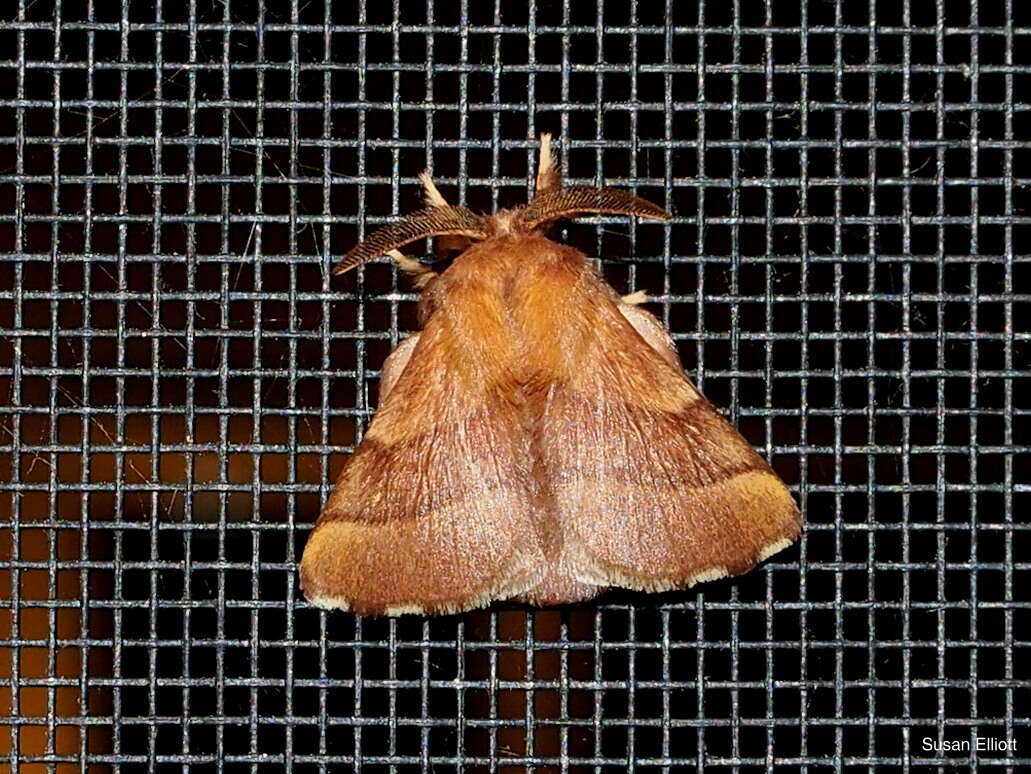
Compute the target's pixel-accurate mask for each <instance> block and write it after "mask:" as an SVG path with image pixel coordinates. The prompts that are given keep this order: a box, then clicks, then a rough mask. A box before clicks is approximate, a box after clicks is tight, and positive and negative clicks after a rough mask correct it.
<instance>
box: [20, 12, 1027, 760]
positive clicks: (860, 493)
mask: <svg viewBox="0 0 1031 774" xmlns="http://www.w3.org/2000/svg"><path fill="white" fill-rule="evenodd" d="M356 5H365V4H356V3H335V4H331V3H330V2H328V0H304V1H303V2H302V1H301V0H294V2H292V3H290V2H265V3H263V2H255V1H245V0H222V1H221V2H209V1H208V0H190V2H164V3H161V2H154V1H153V0H149V1H141V2H133V3H128V2H123V3H121V4H119V3H93V2H90V3H75V2H58V3H48V2H43V1H42V0H41V1H38V2H37V1H35V0H10V2H7V3H5V4H4V5H3V7H2V8H0V258H2V260H0V337H2V340H0V468H2V470H0V521H2V531H0V588H2V599H3V604H2V606H0V766H5V767H8V768H9V769H10V770H12V771H14V770H18V769H19V768H20V769H21V770H24V771H36V770H45V769H47V768H49V769H51V770H57V771H62V770H66V769H67V770H73V769H76V768H78V769H80V770H83V771H85V770H86V769H87V767H88V768H89V769H90V770H91V771H94V770H96V771H103V770H125V771H137V770H161V771H164V770H176V771H185V770H191V771H208V770H219V771H222V770H225V771H252V772H256V771H281V770H283V769H284V767H287V768H289V769H295V770H297V771H336V770H345V769H349V768H355V769H356V768H357V767H358V766H359V764H361V763H364V764H366V765H368V766H369V767H370V770H376V769H377V768H379V767H382V768H384V769H385V770H386V769H389V768H391V767H392V766H393V767H394V768H397V769H398V770H403V769H408V768H411V769H419V768H422V769H432V770H434V771H447V770H456V769H457V770H470V771H472V770H487V769H495V768H501V767H510V770H513V771H515V770H520V769H533V768H536V769H539V770H577V771H580V770H600V769H607V770H616V771H618V770H622V769H630V768H634V769H642V770H643V769H647V770H653V769H654V770H676V769H687V768H697V769H700V768H702V767H706V766H716V767H734V768H735V770H737V769H749V770H761V769H763V768H768V767H770V766H773V765H781V766H784V767H789V768H797V767H802V768H807V767H812V768H814V769H815V768H820V769H822V768H833V769H835V770H850V771H851V770H860V769H864V770H867V769H869V768H872V767H874V766H882V765H883V766H890V767H902V768H904V769H908V768H910V767H914V768H916V767H922V766H925V765H928V764H933V765H938V766H943V765H945V764H946V763H949V762H957V761H958V762H961V763H964V764H965V765H966V764H970V763H971V762H972V761H974V760H976V761H977V762H979V764H980V765H981V766H984V767H985V768H986V770H990V769H989V767H990V766H995V767H997V768H998V770H1000V771H1001V770H1015V769H1017V768H1020V767H1022V766H1027V765H1028V764H1029V763H1031V759H1029V756H1031V753H1029V747H1028V745H1029V744H1031V736H1029V735H1028V734H1027V733H1026V730H1027V724H1028V716H1029V711H1028V693H1027V680H1028V677H1029V673H1028V666H1027V664H1028V662H1027V661H1025V660H1024V659H1026V658H1028V655H1029V654H1028V640H1027V634H1026V631H1027V629H1026V628H1025V627H1026V626H1027V607H1028V595H1027V591H1026V588H1027V587H1026V586H1024V585H1023V584H1025V583H1027V582H1028V577H1027V570H1028V567H1029V561H1031V558H1029V555H1028V539H1027V519H1026V516H1027V513H1028V508H1029V504H1031V503H1029V494H1028V491H1029V490H1028V482H1029V476H1028V467H1029V465H1028V461H1029V456H1028V452H1029V444H1028V438H1029V432H1031V422H1029V409H1031V402H1029V398H1028V395H1029V394H1031V390H1029V381H1028V366H1029V361H1031V358H1029V353H1031V342H1029V334H1031V315H1028V310H1027V306H1026V305H1027V302H1028V300H1029V294H1028V288H1029V287H1031V285H1029V281H1031V269H1029V263H1028V250H1027V245H1028V244H1029V240H1028V238H1029V224H1031V218H1029V216H1028V207H1029V204H1031V202H1029V200H1028V191H1029V190H1031V189H1029V184H1031V180H1029V179H1028V178H1027V174H1028V172H1027V170H1028V169H1031V165H1029V164H1028V161H1029V155H1031V150H1029V146H1028V143H1027V138H1028V136H1029V132H1028V130H1029V128H1031V113H1029V110H1031V104H1029V103H1028V101H1027V95H1028V94H1029V93H1031V91H1029V87H1031V26H1029V25H1031V14H1029V12H1028V10H1027V7H1026V6H1025V5H1024V4H1023V3H1019V2H1013V0H1009V1H1008V2H987V1H985V2H976V1H975V2H972V3H969V4H963V3H937V4H934V3H916V2H913V3H909V2H875V1H874V0H871V2H869V3H859V2H856V3H852V2H850V3H847V4H846V3H845V2H844V1H843V0H837V2H824V1H823V0H818V1H813V2H807V3H801V4H796V3H777V4H775V5H773V4H770V5H763V4H760V3H751V2H749V3H744V2H711V3H710V2H703V3H694V2H685V3H676V4H674V3H673V2H672V0H667V2H666V3H665V4H662V3H639V4H636V9H635V8H634V6H635V4H631V3H626V4H623V3H604V4H601V3H599V4H597V5H590V6H589V5H586V4H581V3H576V4H573V3H571V2H566V3H558V2H536V3H535V2H533V1H532V0H531V2H529V3H510V2H507V1H506V2H496V3H493V4H492V3H471V2H467V3H462V4H451V3H442V2H432V0H429V1H428V2H405V3H401V2H400V0H394V2H393V4H391V3H387V2H382V3H370V4H368V5H367V6H366V7H364V8H361V9H357V10H356V9H355V7H354V6H356ZM541 131H551V132H553V133H554V134H555V135H556V139H557V141H558V143H559V152H560V154H561V157H562V159H563V164H564V167H565V170H566V173H567V176H568V177H569V178H570V179H572V180H573V181H575V182H578V183H584V184H600V183H602V182H604V183H606V184H607V185H610V186H614V187H620V188H627V189H630V190H634V191H635V192H637V193H638V194H639V195H642V196H644V197H646V198H649V199H651V200H652V201H654V202H656V203H658V204H661V205H664V206H665V207H667V208H668V209H670V210H671V211H672V212H673V213H674V214H675V218H674V219H673V221H671V222H670V223H668V224H644V223H641V224H632V223H629V224H628V223H627V222H626V221H625V220H624V219H621V218H607V217H605V218H601V217H599V218H591V219H584V220H581V221H577V222H576V223H574V224H571V225H569V226H568V228H566V229H565V231H564V232H563V234H562V238H563V239H565V240H566V241H568V242H570V243H572V244H575V245H577V246H578V247H580V248H581V249H582V250H584V251H585V252H586V253H587V254H588V255H590V256H592V257H594V258H597V259H598V260H599V261H600V265H601V267H602V270H603V271H604V273H605V275H606V276H607V278H608V279H609V281H610V282H611V283H612V284H613V285H614V286H615V287H616V288H617V289H618V290H620V291H621V292H629V291H632V290H635V289H638V288H642V289H645V290H647V291H648V292H649V293H650V294H651V295H652V299H653V300H652V303H651V305H650V308H651V309H652V310H653V311H655V312H656V313H657V314H659V315H660V316H661V317H662V319H663V320H665V321H666V322H667V324H668V325H669V326H670V328H671V330H672V331H673V333H674V336H675V338H676V341H677V344H678V346H679V348H680V352H681V356H682V358H683V360H684V362H685V365H686V367H687V369H688V371H689V373H691V374H692V375H693V376H694V377H695V378H696V381H697V383H698V384H699V386H700V387H701V388H702V389H703V390H704V391H705V393H706V394H707V395H708V396H709V398H710V399H711V400H713V402H714V403H716V404H717V405H718V406H720V407H721V408H722V409H724V410H726V411H727V413H728V415H729V416H730V417H731V418H732V420H733V421H734V422H735V424H736V425H737V426H738V427H739V428H740V429H741V430H742V432H743V433H744V434H745V435H746V437H748V438H749V440H751V441H752V442H753V443H755V444H756V446H757V448H759V449H760V451H761V452H762V453H763V454H764V455H765V456H766V457H767V458H768V459H770V460H771V461H772V463H773V465H774V466H775V468H776V469H777V470H778V471H779V472H780V473H781V475H782V476H783V477H784V478H785V480H787V481H788V482H789V484H791V485H792V489H793V491H794V492H795V493H796V495H797V497H798V499H799V501H800V503H801V505H802V509H803V512H804V514H805V519H806V523H807V527H806V532H805V535H804V537H803V539H802V540H801V541H800V543H799V544H798V545H797V546H795V547H793V548H792V549H790V550H789V551H787V552H784V553H782V554H779V555H777V556H776V557H775V558H774V559H773V560H771V561H770V562H768V563H767V564H765V565H764V566H762V567H761V568H759V569H758V570H756V571H754V572H752V573H750V574H749V575H747V576H744V577H742V578H740V579H735V580H732V581H720V582H716V583H711V584H706V585H703V586H701V587H698V588H697V589H694V590H692V591H690V592H684V593H671V594H664V595H658V596H646V595H636V594H630V593H616V592H613V593H610V594H608V595H606V596H605V597H603V598H602V599H601V600H600V601H599V602H598V603H591V604H585V605H580V606H575V607H569V608H563V609H557V610H547V611H539V612H533V611H528V610H526V609H524V608H521V607H519V606H517V605H496V606H495V607H494V608H492V609H491V610H489V611H481V612H476V613H471V614H468V615H464V616H453V617H446V618H440V619H423V618H419V617H405V618H401V619H395V620H372V619H369V620H362V619H356V618H355V617H353V616H350V615H348V614H346V613H333V614H328V615H327V614H324V613H321V612H319V611H317V610H315V609H313V608H310V607H308V606H307V605H306V604H305V603H304V601H303V598H302V597H301V596H300V594H299V591H298V588H297V578H296V570H297V561H298V559H299V557H300V551H301V548H302V546H303V544H304V541H305V539H306V537H307V535H308V532H309V529H310V526H311V522H312V521H313V520H314V518H315V517H316V515H317V514H318V511H319V508H320V505H321V503H322V502H323V501H324V499H325V498H326V496H327V495H328V492H329V487H330V485H331V482H332V480H333V478H334V477H335V474H336V473H337V471H339V469H340V466H341V464H342V462H343V460H344V459H345V458H346V455H347V454H348V453H349V452H350V451H351V450H352V449H353V448H354V444H355V443H356V441H357V440H358V439H360V437H361V433H362V431H363V429H364V428H365V426H366V424H367V422H368V419H369V417H370V416H371V414H372V412H373V410H374V407H375V404H376V385H377V380H378V374H379V368H380V366H381V365H382V363H383V360H384V358H385V356H386V355H387V353H388V352H389V350H390V348H391V347H392V346H394V345H395V344H396V343H397V342H398V340H399V339H400V338H401V337H403V336H404V335H406V333H407V332H409V331H411V330H413V329H414V328H415V304H414V299H415V295H414V294H413V293H412V292H411V289H410V287H409V286H408V285H406V283H405V282H404V281H403V280H399V278H398V276H397V274H396V272H395V271H394V269H393V268H392V267H391V266H390V265H388V264H384V263H380V264H373V265H369V266H368V267H366V268H365V269H364V270H362V271H360V272H358V273H356V274H353V275H349V276H347V277H344V278H332V277H331V276H330V274H329V268H330V266H331V265H332V264H333V262H334V261H335V259H336V258H337V257H338V256H339V255H340V254H341V253H342V252H344V251H345V250H346V249H347V248H349V247H350V246H352V245H353V244H354V243H355V241H356V240H357V239H358V238H359V237H360V235H361V234H363V233H366V232H367V231H368V229H369V228H372V227H375V226H376V225H378V224H381V223H384V222H388V221H390V220H391V219H393V218H395V217H396V216H397V214H398V213H403V212H407V211H410V210H412V209H414V208H415V207H416V206H417V205H418V202H419V199H420V193H419V190H418V186H417V183H416V180H415V176H416V175H417V173H418V172H419V171H421V170H422V169H423V168H424V167H429V168H430V169H431V170H432V171H433V173H434V176H435V178H436V180H437V181H438V184H439V185H440V186H441V188H442V190H443V191H444V193H445V195H446V196H448V197H449V198H450V199H451V200H452V201H460V202H462V203H465V204H467V205H468V206H470V207H471V208H473V209H476V210H480V211H491V210H493V209H494V208H496V207H499V206H506V205H510V204H516V203H520V202H522V201H524V199H525V196H526V192H527V190H528V186H529V183H530V182H531V180H532V175H533V167H534V165H533V159H534V154H535V148H536V141H535V137H536V136H537V134H538V133H539V132H541ZM419 250H422V252H427V251H428V248H427V249H426V250H423V249H422V248H418V250H417V252H418V251H419ZM1020 632H1024V633H1023V634H1020ZM925 738H928V739H932V740H934V742H935V743H936V744H937V742H938V741H941V740H944V741H946V742H964V741H965V742H967V743H973V744H974V746H975V749H974V750H969V751H968V750H945V749H940V748H939V749H933V750H928V749H927V748H926V746H925V744H924V742H923V740H924V739H925ZM977 738H982V739H984V738H988V739H995V740H998V741H1000V742H1002V743H1006V742H1007V741H1008V740H1012V741H1013V742H1015V748H1016V749H1012V748H1010V749H999V748H995V749H987V750H986V749H982V750H980V751H978V750H976V739H977ZM1010 747H1012V746H1010Z"/></svg>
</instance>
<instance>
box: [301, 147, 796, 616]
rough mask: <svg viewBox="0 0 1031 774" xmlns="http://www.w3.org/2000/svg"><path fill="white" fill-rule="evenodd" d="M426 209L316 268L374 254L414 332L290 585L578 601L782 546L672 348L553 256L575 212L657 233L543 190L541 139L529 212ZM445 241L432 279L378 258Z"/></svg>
mask: <svg viewBox="0 0 1031 774" xmlns="http://www.w3.org/2000/svg"><path fill="white" fill-rule="evenodd" d="M422 181H423V185H424V187H425V191H426V202H427V206H426V208H425V209H423V210H421V211H419V212H416V213H414V214H412V215H410V216H408V217H407V218H405V219H403V220H401V221H399V222H397V223H394V224H392V225H388V226H386V227H384V228H382V229H380V230H379V231H376V232H375V233H373V234H372V235H371V236H370V237H369V238H368V239H366V240H365V241H364V242H362V243H361V244H359V245H358V246H356V247H355V248H354V249H353V250H351V251H350V252H349V253H348V254H347V255H346V256H345V257H344V258H343V260H342V261H341V262H340V264H339V265H338V266H337V268H336V269H335V272H336V273H341V272H345V271H348V270H349V269H352V268H354V267H356V266H358V265H360V264H362V263H363V262H365V261H368V260H370V259H372V258H376V257H378V256H381V255H385V254H388V255H390V256H391V257H392V258H393V259H394V260H395V261H397V262H398V264H399V266H400V268H402V269H403V270H405V271H406V272H408V273H409V274H410V275H411V276H412V277H413V279H414V284H415V285H416V287H418V288H419V289H420V290H421V295H420V300H419V307H418V312H419V324H420V327H421V330H420V331H419V332H418V333H415V334H414V335H412V336H410V337H409V338H407V339H405V340H403V341H402V342H401V343H400V344H399V345H398V346H397V348H396V349H395V350H394V351H393V352H392V353H391V354H390V356H389V357H388V358H387V359H386V362H385V363H384V365H383V369H382V372H381V378H380V395H379V409H378V411H377V412H376V414H375V416H374V418H373V420H372V422H371V424H370V425H369V428H368V432H367V433H366V434H365V437H364V439H363V440H362V442H361V443H360V444H359V446H358V448H357V449H356V451H355V452H354V454H353V455H352V456H351V457H350V458H349V459H348V461H347V463H346V465H345V467H344V469H343V470H342V472H341V473H340V476H339V478H338V479H337V481H336V485H335V487H334V489H333V492H332V494H331V496H330V497H329V499H328V500H327V502H326V505H325V507H324V509H323V510H322V513H321V515H320V516H319V519H318V521H317V523H316V525H315V527H314V529H313V531H312V533H311V536H310V537H309V539H308V542H307V545H306V546H305V549H304V555H303V557H302V560H301V570H300V574H301V585H302V587H303V590H304V593H305V595H306V596H307V598H308V600H309V601H310V602H311V603H313V604H314V605H317V606H319V607H324V608H339V609H344V610H350V611H352V612H354V613H356V614H359V615H399V614H402V613H419V614H427V615H428V614H438V613H454V612H458V611H462V610H467V609H471V608H476V607H483V606H485V605H488V604H489V603H491V602H492V601H493V600H503V599H511V598H515V599H517V600H519V601H523V602H527V603H531V604H536V605H553V604H562V603H570V602H577V601H583V600H587V599H590V598H592V597H594V596H595V595H597V594H599V593H600V592H602V591H604V590H606V589H608V588H609V587H614V586H615V587H623V588H627V589H638V590H643V591H662V590H670V589H682V588H686V587H689V586H691V585H693V584H695V583H698V582H700V581H708V580H713V579H716V578H722V577H725V576H730V575H738V574H740V573H743V572H746V571H748V570H749V569H751V568H752V567H754V566H755V565H756V564H757V563H758V562H761V561H762V560H764V559H766V558H767V557H769V556H770V555H772V554H774V553H776V552H778V551H780V550H781V549H783V548H785V547H787V546H788V545H790V544H791V543H792V542H794V540H795V539H796V538H797V537H798V535H799V533H800V530H801V521H800V516H799V511H798V508H797V506H796V505H795V501H794V500H793V499H792V496H791V494H790V493H789V491H788V489H787V487H786V486H785V485H784V483H783V482H782V481H781V480H780V479H779V478H778V477H777V475H776V474H775V473H774V472H773V471H772V469H771V468H770V467H769V465H767V463H766V462H765V461H764V460H763V459H762V458H761V457H760V456H759V455H758V454H756V453H755V451H754V450H753V449H752V447H751V445H750V444H749V443H748V442H747V441H746V440H745V439H744V438H743V437H742V436H741V435H740V434H739V433H738V432H737V431H736V430H735V429H734V428H733V426H732V425H731V424H730V423H729V422H727V421H726V420H725V419H724V418H723V417H722V416H721V415H720V413H719V412H718V411H717V410H716V408H714V407H713V405H712V404H711V403H709V402H708V401H707V400H706V399H705V398H703V397H702V395H701V394H700V393H699V392H698V390H697V389H696V388H695V387H694V385H693V384H692V383H691V381H690V380H689V379H688V378H687V377H686V376H685V375H684V371H683V367H682V366H681V364H680V360H679V358H678V356H677V351H676V349H675V347H674V344H673V341H672V339H671V337H670V335H669V334H668V333H667V331H666V330H665V328H663V326H662V325H661V323H660V322H659V321H658V320H657V319H656V318H655V317H654V316H653V315H652V314H650V313H649V312H648V311H646V310H645V309H643V308H642V307H641V303H642V302H643V301H644V300H645V297H644V296H643V294H641V293H635V294H632V295H629V296H624V297H620V296H619V295H618V294H617V293H616V292H615V291H614V290H613V289H612V288H611V287H610V286H609V285H608V284H606V282H605V281H604V280H603V279H602V278H601V276H599V274H598V273H597V272H596V271H595V270H594V268H593V267H592V265H591V264H590V263H589V262H588V260H587V258H586V257H585V256H584V255H583V253H581V252H580V251H578V250H576V249H574V248H573V247H570V246H567V245H562V244H558V243H556V242H553V241H551V240H549V239H548V238H547V236H546V235H545V232H546V230H547V229H548V227H549V226H551V225H553V224H554V223H555V222H556V221H558V220H560V219H563V218H569V217H571V216H574V215H577V214H580V213H620V214H625V215H630V216H637V217H641V218H656V219H667V218H669V217H670V216H669V215H668V214H667V213H666V212H665V211H664V210H662V209H661V208H659V207H657V206H656V205H654V204H651V203H650V202H647V201H644V200H643V199H640V198H637V197H635V196H632V195H631V194H629V193H626V192H624V191H619V190H614V189H608V188H588V187H580V186H569V187H563V185H562V183H561V179H560V175H559V172H558V167H557V165H556V163H555V158H554V156H553V154H552V151H551V144H550V137H549V136H548V135H546V134H545V135H542V137H541V150H540V162H539V168H538V174H537V180H536V191H535V195H534V197H533V199H532V200H531V201H530V202H529V204H527V205H525V206H523V207H518V208H515V209H510V210H501V211H499V212H497V213H495V214H494V215H493V216H481V215H477V214H474V213H473V212H471V211H469V210H468V209H465V208H463V207H456V206H452V205H449V204H448V203H447V202H446V201H445V200H444V198H443V197H442V196H441V194H440V192H439V191H438V189H437V188H436V186H435V185H434V184H433V182H432V180H431V179H430V178H429V175H428V174H427V173H423V176H422ZM430 236H436V237H442V236H447V237H449V238H456V239H460V240H462V242H463V243H464V245H465V250H464V252H462V253H461V254H460V255H459V256H458V257H457V258H456V259H455V260H454V261H453V262H452V263H451V265H450V266H449V267H448V268H447V269H446V270H444V271H443V272H441V273H436V272H434V271H432V270H430V269H429V268H428V267H425V266H423V265H422V264H420V263H418V262H416V261H414V260H412V259H409V258H406V257H404V256H403V255H401V253H399V252H398V250H397V249H398V248H399V247H401V246H403V245H405V244H407V243H409V242H412V241H414V240H417V239H422V238H425V237H430Z"/></svg>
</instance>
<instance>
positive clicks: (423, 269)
mask: <svg viewBox="0 0 1031 774" xmlns="http://www.w3.org/2000/svg"><path fill="white" fill-rule="evenodd" d="M387 255H388V256H389V257H390V260H392V261H393V262H394V263H395V264H397V268H398V270H399V271H403V272H404V273H405V274H406V275H408V277H409V278H410V279H411V280H412V284H413V285H415V287H416V288H418V289H420V290H421V289H422V288H424V287H426V286H427V285H428V284H429V283H430V282H431V281H432V280H435V279H436V278H437V276H438V275H437V272H435V271H433V269H431V268H430V267H428V266H423V265H422V264H421V263H419V262H418V261H416V260H414V259H412V258H409V257H408V256H407V255H403V254H402V253H401V251H400V250H389V251H387Z"/></svg>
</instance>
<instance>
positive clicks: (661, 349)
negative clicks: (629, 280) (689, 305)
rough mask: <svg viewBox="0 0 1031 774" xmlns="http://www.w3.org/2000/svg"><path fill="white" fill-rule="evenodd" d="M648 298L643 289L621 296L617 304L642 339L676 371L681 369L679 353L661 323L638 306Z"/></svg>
mask: <svg viewBox="0 0 1031 774" xmlns="http://www.w3.org/2000/svg"><path fill="white" fill-rule="evenodd" d="M647 300H648V296H647V295H646V294H645V292H644V291H643V290H638V291H637V292H636V293H631V294H629V295H626V296H623V298H622V299H621V301H622V303H620V304H619V311H620V312H621V313H622V315H623V317H624V318H625V319H626V321H627V322H628V323H630V324H631V325H632V326H633V327H634V330H635V331H637V333H638V335H639V336H640V337H641V338H642V339H644V340H645V341H646V342H647V343H648V346H650V347H651V348H652V349H654V350H655V351H656V352H658V353H659V354H660V355H661V356H662V359H663V360H665V361H666V362H667V363H669V364H670V365H671V366H673V367H674V368H675V369H677V370H678V371H683V369H684V367H683V366H682V365H681V364H680V355H678V354H677V348H676V345H674V344H673V339H672V338H671V337H670V335H669V331H667V330H666V329H665V328H664V327H663V326H662V323H660V322H659V321H658V319H657V318H656V317H655V315H653V314H652V313H651V312H649V311H648V310H647V309H645V308H643V307H641V306H638V304H643V303H644V302H645V301H647Z"/></svg>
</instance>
